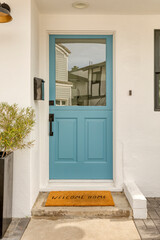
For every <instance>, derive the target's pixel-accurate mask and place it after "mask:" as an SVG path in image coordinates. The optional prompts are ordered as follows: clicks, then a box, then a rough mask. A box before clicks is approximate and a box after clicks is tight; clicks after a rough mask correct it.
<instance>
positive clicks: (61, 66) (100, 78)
mask: <svg viewBox="0 0 160 240" xmlns="http://www.w3.org/2000/svg"><path fill="white" fill-rule="evenodd" d="M55 48H56V49H55V50H56V51H55V52H56V105H57V106H106V39H56V45H55Z"/></svg>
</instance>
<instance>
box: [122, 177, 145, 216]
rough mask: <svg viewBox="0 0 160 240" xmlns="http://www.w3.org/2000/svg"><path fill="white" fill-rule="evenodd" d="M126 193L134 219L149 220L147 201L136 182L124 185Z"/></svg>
mask: <svg viewBox="0 0 160 240" xmlns="http://www.w3.org/2000/svg"><path fill="white" fill-rule="evenodd" d="M124 193H125V195H126V197H127V199H128V201H129V203H130V205H131V208H132V210H133V217H134V219H146V218H147V200H146V198H145V196H144V195H143V194H142V192H141V191H140V189H139V188H138V187H137V185H136V184H135V182H127V181H126V182H125V183H124Z"/></svg>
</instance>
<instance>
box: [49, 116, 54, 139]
mask: <svg viewBox="0 0 160 240" xmlns="http://www.w3.org/2000/svg"><path fill="white" fill-rule="evenodd" d="M52 122H54V114H49V124H50V127H49V136H53V131H52Z"/></svg>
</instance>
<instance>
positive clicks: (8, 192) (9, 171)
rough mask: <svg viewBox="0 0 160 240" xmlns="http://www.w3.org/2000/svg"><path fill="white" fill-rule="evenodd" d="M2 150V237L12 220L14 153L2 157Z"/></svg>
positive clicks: (0, 210) (0, 214) (0, 153)
mask: <svg viewBox="0 0 160 240" xmlns="http://www.w3.org/2000/svg"><path fill="white" fill-rule="evenodd" d="M1 156H2V152H0V238H2V237H3V236H4V234H5V232H6V230H7V228H8V226H9V224H10V223H11V221H12V189H13V153H10V154H9V155H7V156H6V157H3V158H1Z"/></svg>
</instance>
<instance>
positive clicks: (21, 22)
mask: <svg viewBox="0 0 160 240" xmlns="http://www.w3.org/2000/svg"><path fill="white" fill-rule="evenodd" d="M7 3H8V4H9V5H10V7H11V11H12V12H11V13H12V16H13V21H12V22H10V23H7V24H0V52H1V54H0V55H1V58H0V72H1V73H0V80H1V94H0V102H4V101H6V102H8V103H10V104H13V103H17V104H18V105H19V106H21V107H26V106H33V80H32V79H31V76H33V75H34V74H35V73H37V71H38V55H37V52H38V45H37V47H36V44H37V38H38V26H39V24H38V22H37V24H36V23H35V22H36V20H35V18H36V16H37V15H36V16H34V19H33V18H32V30H33V29H34V30H33V31H32V45H31V7H32V8H33V5H32V6H31V0H14V1H11V0H8V1H7ZM32 10H33V9H32ZM34 14H35V11H34ZM32 16H33V15H32ZM33 25H34V26H33ZM35 27H36V28H37V31H36V32H34V31H35ZM36 33H37V37H36ZM31 47H32V55H31ZM32 57H33V60H32V61H31V58H32ZM36 63H37V64H36ZM31 65H32V67H31ZM35 108H37V106H35ZM37 132H38V130H37V126H36V128H35V131H34V132H33V133H32V136H31V138H36V139H37ZM37 150H38V144H37V143H36V144H35V146H34V148H32V150H31V149H27V150H23V151H16V152H15V153H14V177H13V217H26V216H29V215H30V209H31V206H32V205H33V201H34V200H35V197H36V194H37V191H38V190H39V186H38V188H37V185H38V183H39V179H38V177H37V171H38V166H37V162H36V161H38V156H37ZM31 169H32V170H33V171H31ZM33 172H34V174H33ZM33 176H34V177H33Z"/></svg>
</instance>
